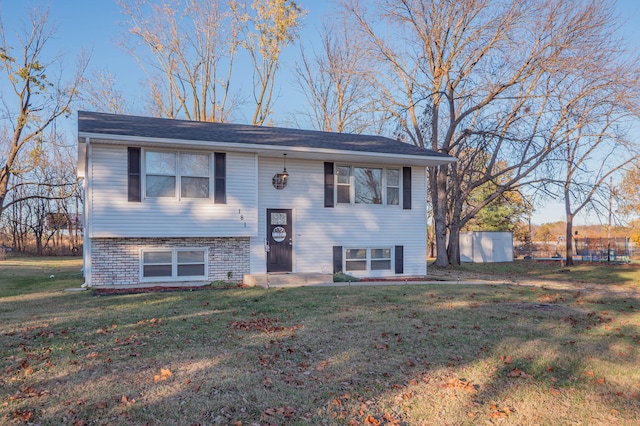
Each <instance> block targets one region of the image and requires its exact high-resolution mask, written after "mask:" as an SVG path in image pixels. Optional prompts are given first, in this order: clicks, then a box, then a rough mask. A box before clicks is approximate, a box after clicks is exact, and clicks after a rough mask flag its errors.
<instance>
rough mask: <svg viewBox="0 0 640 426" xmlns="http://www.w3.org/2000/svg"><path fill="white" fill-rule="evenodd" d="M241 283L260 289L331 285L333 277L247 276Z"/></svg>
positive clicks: (300, 275)
mask: <svg viewBox="0 0 640 426" xmlns="http://www.w3.org/2000/svg"><path fill="white" fill-rule="evenodd" d="M242 281H243V283H244V284H246V285H259V286H261V287H267V286H268V287H299V286H306V285H318V284H328V283H332V282H333V275H332V274H320V273H317V274H315V273H310V274H297V273H271V274H247V275H245V276H244V277H243V280H242Z"/></svg>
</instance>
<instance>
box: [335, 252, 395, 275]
mask: <svg viewBox="0 0 640 426" xmlns="http://www.w3.org/2000/svg"><path fill="white" fill-rule="evenodd" d="M349 250H365V251H366V255H365V258H364V259H352V260H351V259H347V252H348V251H349ZM372 250H389V257H388V258H382V257H377V258H372V256H371V252H372ZM393 256H394V248H393V247H366V248H365V247H346V248H344V252H343V253H342V259H343V263H344V264H343V265H342V270H343V271H344V272H345V273H346V274H350V273H356V274H358V273H360V274H363V273H376V272H381V271H393V266H394V265H393V258H394V257H393ZM363 260H364V261H365V264H366V268H365V269H356V270H349V269H348V268H347V265H348V263H349V262H354V263H355V262H362V261H363ZM376 260H385V261H386V260H388V261H389V269H371V263H372V261H376Z"/></svg>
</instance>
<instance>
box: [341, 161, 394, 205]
mask: <svg viewBox="0 0 640 426" xmlns="http://www.w3.org/2000/svg"><path fill="white" fill-rule="evenodd" d="M337 167H348V168H349V169H350V174H349V183H348V184H346V183H338V176H337V174H336V178H335V179H334V181H335V191H334V192H335V200H334V201H335V204H336V205H339V204H343V205H349V204H351V205H354V204H357V205H360V206H401V205H402V167H382V166H372V165H353V164H337V166H336V169H337ZM355 169H378V170H382V203H380V204H373V203H371V204H369V203H356V182H355V173H356V172H355ZM388 170H397V171H398V185H397V186H396V185H391V186H389V185H387V171H388ZM339 186H349V202H348V203H344V202H340V201H338V187H339ZM388 188H398V203H397V204H388V199H387V198H388V197H387V195H388Z"/></svg>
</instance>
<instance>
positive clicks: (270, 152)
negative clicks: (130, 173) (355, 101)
mask: <svg viewBox="0 0 640 426" xmlns="http://www.w3.org/2000/svg"><path fill="white" fill-rule="evenodd" d="M78 137H79V139H80V140H83V141H84V140H85V138H90V139H91V141H92V142H95V143H102V144H109V145H131V144H135V145H140V146H145V147H156V148H165V149H166V148H167V146H172V147H182V148H189V149H203V148H206V149H212V148H214V149H222V150H225V151H233V152H246V153H254V154H257V155H259V156H264V157H279V156H281V155H282V154H287V155H288V158H299V159H310V160H324V161H345V162H360V163H363V162H375V163H385V164H397V165H410V166H424V167H432V166H439V165H443V164H449V163H453V162H455V161H457V159H456V158H454V157H449V156H430V155H411V154H397V153H382V152H372V151H355V150H347V149H345V150H336V149H328V148H309V147H300V146H285V145H264V144H251V143H233V142H211V141H201V140H188V139H169V138H149V137H142V136H126V135H110V134H103V133H88V132H79V133H78Z"/></svg>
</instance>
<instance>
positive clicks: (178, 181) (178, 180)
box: [141, 149, 214, 201]
mask: <svg viewBox="0 0 640 426" xmlns="http://www.w3.org/2000/svg"><path fill="white" fill-rule="evenodd" d="M150 152H158V153H168V154H175V156H176V160H175V161H176V163H175V168H176V172H175V175H166V176H174V177H175V182H174V185H175V186H174V193H175V195H174V196H173V197H152V196H148V195H147V154H148V153H150ZM181 154H195V155H206V156H207V158H208V163H209V167H208V171H209V176H207V178H208V179H209V196H208V197H185V196H183V195H182V177H183V175H182V173H181V170H180V156H181ZM141 163H142V164H141V166H142V167H141V168H142V173H141V181H142V182H141V184H142V194H143V196H144V199H145V200H160V199H165V200H193V201H198V200H202V201H210V200H213V196H214V194H213V192H214V179H213V176H214V170H213V168H214V166H213V155H212V153H211V152H204V151H181V150H178V151H176V150H166V149H143V152H142V161H141ZM151 174H152V175H153V173H151ZM184 177H205V176H191V175H184Z"/></svg>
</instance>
